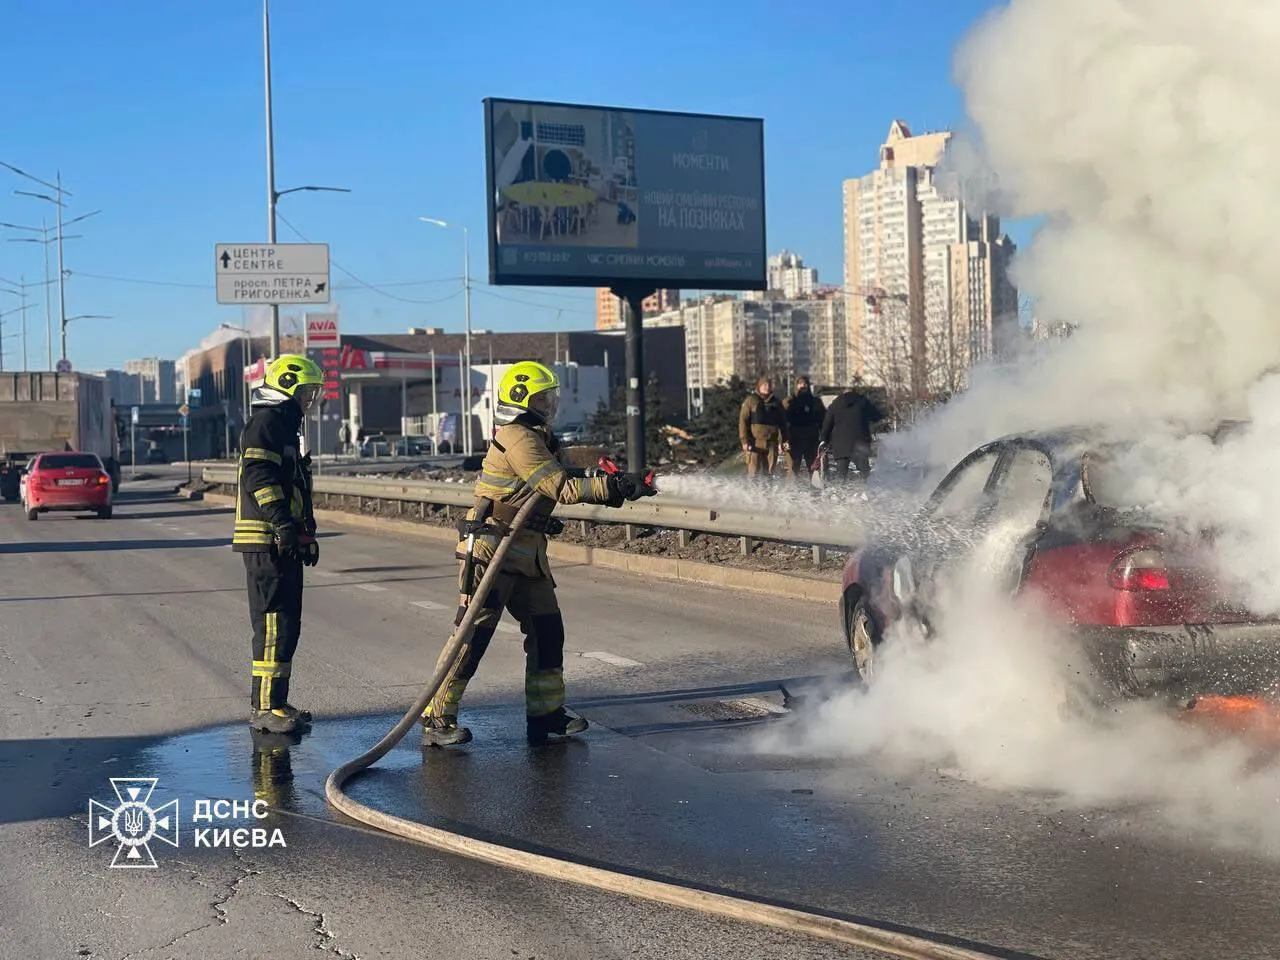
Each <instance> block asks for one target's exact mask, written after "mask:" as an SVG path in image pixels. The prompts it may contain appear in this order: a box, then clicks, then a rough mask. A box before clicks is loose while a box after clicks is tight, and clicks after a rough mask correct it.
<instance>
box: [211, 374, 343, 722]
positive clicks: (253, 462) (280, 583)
mask: <svg viewBox="0 0 1280 960" xmlns="http://www.w3.org/2000/svg"><path fill="white" fill-rule="evenodd" d="M323 388H324V371H323V370H321V369H320V367H319V366H318V365H317V364H316V363H314V362H313V361H311V360H308V359H307V358H306V357H302V356H297V355H293V354H286V355H285V356H282V357H280V358H278V359H276V360H273V361H271V363H270V364H269V365H268V366H267V372H266V377H265V378H264V381H263V384H262V386H260V387H258V388H257V389H255V390H254V391H253V398H252V400H251V402H250V416H249V419H248V421H247V422H246V423H245V425H244V431H243V432H242V433H241V435H240V467H239V471H238V478H237V481H236V484H237V487H238V489H237V492H236V525H235V531H234V533H233V535H232V538H231V549H232V550H234V551H236V552H237V553H240V554H242V555H243V557H244V569H245V577H246V580H247V582H248V590H249V620H250V622H251V623H252V624H253V670H252V680H251V682H250V702H251V710H250V715H249V724H250V726H252V727H253V728H254V729H256V730H265V731H267V732H269V733H289V732H291V731H293V730H295V729H297V728H298V727H299V726H300V725H302V724H305V723H307V722H308V721H309V720H310V719H311V714H310V713H308V712H307V711H305V710H299V709H297V708H296V707H293V706H291V705H290V704H289V677H290V674H291V672H292V668H293V654H294V651H295V650H297V647H298V637H299V635H300V634H301V631H302V568H303V566H315V565H316V564H317V563H318V562H319V560H320V548H319V545H318V544H317V543H316V540H315V533H316V522H315V516H314V514H313V512H312V506H311V457H310V456H305V457H304V456H302V454H301V451H300V449H299V435H300V433H301V430H302V424H303V420H304V418H305V416H306V413H307V411H308V410H309V409H311V407H312V406H313V405H314V404H315V402H316V400H317V399H318V398H319V396H320V391H321V390H322V389H323Z"/></svg>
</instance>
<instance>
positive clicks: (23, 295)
mask: <svg viewBox="0 0 1280 960" xmlns="http://www.w3.org/2000/svg"><path fill="white" fill-rule="evenodd" d="M0 283H4V284H7V286H4V287H0V293H7V294H9V296H11V297H18V298H20V299H21V301H22V306H20V307H17V308H16V309H13V310H10V311H9V313H20V314H22V372H23V373H26V372H27V370H28V369H29V360H28V353H27V311H28V310H29V309H30V307H29V306H28V305H27V287H28V286H31V284H28V283H27V282H26V278H25V277H23V278H22V280H21V282H19V283H14V282H13V281H12V280H5V279H4V278H3V277H0ZM10 287H16V288H17V289H13V290H11V289H9V288H10ZM6 315H7V314H0V316H6ZM0 367H2V365H0Z"/></svg>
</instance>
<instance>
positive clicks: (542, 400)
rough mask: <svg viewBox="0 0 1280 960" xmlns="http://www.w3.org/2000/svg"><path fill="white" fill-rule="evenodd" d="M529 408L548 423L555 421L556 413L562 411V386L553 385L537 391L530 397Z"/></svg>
mask: <svg viewBox="0 0 1280 960" xmlns="http://www.w3.org/2000/svg"><path fill="white" fill-rule="evenodd" d="M529 409H530V410H532V411H533V412H534V413H536V414H537V415H538V416H540V417H542V419H543V420H544V421H545V422H547V423H549V424H550V423H555V420H556V414H557V413H559V412H560V388H559V387H552V388H551V389H550V390H543V391H542V392H541V393H535V394H534V395H533V396H532V397H530V398H529Z"/></svg>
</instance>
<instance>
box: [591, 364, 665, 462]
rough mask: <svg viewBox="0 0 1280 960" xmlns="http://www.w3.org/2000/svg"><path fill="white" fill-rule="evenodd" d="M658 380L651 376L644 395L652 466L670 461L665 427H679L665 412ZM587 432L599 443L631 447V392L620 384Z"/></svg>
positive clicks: (647, 448) (646, 444)
mask: <svg viewBox="0 0 1280 960" xmlns="http://www.w3.org/2000/svg"><path fill="white" fill-rule="evenodd" d="M658 388H659V384H658V378H657V377H656V376H653V375H652V374H650V376H649V380H648V383H647V385H646V386H645V393H644V448H645V457H646V459H648V460H649V461H651V463H653V464H657V463H661V462H662V460H663V458H665V457H669V455H670V445H669V444H668V442H667V435H666V434H665V433H664V432H663V429H662V428H663V427H664V426H666V425H668V423H669V422H670V423H671V425H673V426H675V425H677V422H676V420H675V418H674V417H672V416H666V415H664V413H663V410H662V395H661V391H660V390H659V389H658ZM587 428H588V430H589V432H590V434H591V436H592V438H593V439H595V440H596V441H597V442H599V443H601V444H604V445H607V446H610V447H620V448H622V449H624V450H625V448H626V444H627V388H626V384H625V383H620V384H619V385H618V386H617V387H616V388H614V391H613V393H612V395H611V396H610V397H609V402H608V403H603V402H602V403H601V404H600V406H599V407H598V408H597V409H596V412H595V413H594V414H593V415H591V416H590V417H589V418H588V420H587Z"/></svg>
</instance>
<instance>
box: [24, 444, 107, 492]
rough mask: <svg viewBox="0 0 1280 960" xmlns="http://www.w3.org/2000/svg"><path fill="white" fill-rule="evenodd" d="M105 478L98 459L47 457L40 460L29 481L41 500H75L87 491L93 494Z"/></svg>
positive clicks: (70, 455)
mask: <svg viewBox="0 0 1280 960" xmlns="http://www.w3.org/2000/svg"><path fill="white" fill-rule="evenodd" d="M102 476H104V473H103V470H102V467H101V466H100V464H99V463H98V460H97V458H95V457H92V456H87V455H83V454H80V455H77V454H61V455H57V456H46V457H42V458H41V460H40V466H39V469H38V470H37V471H36V472H35V473H34V474H33V475H32V477H31V478H30V479H29V480H28V483H31V481H33V480H34V481H36V485H37V489H38V490H39V493H40V496H41V497H42V498H57V497H59V496H66V497H76V496H80V495H83V494H85V493H87V492H89V491H94V492H96V490H95V488H96V487H98V486H100V484H99V479H100V478H101V477H102Z"/></svg>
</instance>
